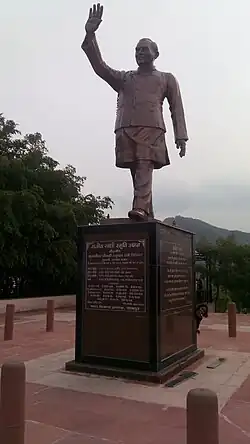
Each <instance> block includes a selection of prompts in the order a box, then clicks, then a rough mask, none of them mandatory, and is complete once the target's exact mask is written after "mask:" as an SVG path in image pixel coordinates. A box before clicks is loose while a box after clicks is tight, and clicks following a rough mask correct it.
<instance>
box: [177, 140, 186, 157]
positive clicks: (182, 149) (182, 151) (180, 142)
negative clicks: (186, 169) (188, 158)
mask: <svg viewBox="0 0 250 444" xmlns="http://www.w3.org/2000/svg"><path fill="white" fill-rule="evenodd" d="M175 144H176V148H177V150H180V152H179V156H180V157H184V156H185V155H186V141H185V140H176V142H175Z"/></svg>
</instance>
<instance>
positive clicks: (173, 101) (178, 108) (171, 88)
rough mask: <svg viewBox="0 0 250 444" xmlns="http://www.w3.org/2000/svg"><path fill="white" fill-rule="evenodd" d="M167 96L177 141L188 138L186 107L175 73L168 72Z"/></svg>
mask: <svg viewBox="0 0 250 444" xmlns="http://www.w3.org/2000/svg"><path fill="white" fill-rule="evenodd" d="M165 95H166V98H167V100H168V103H169V110H170V113H171V118H172V122H173V128H174V137H175V143H177V142H178V141H184V142H186V141H187V140H188V135H187V127H186V120H185V114H184V108H183V103H182V98H181V92H180V88H179V84H178V82H177V80H176V78H175V77H174V76H173V74H170V73H168V74H166V92H165Z"/></svg>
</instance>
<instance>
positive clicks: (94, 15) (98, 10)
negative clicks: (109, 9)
mask: <svg viewBox="0 0 250 444" xmlns="http://www.w3.org/2000/svg"><path fill="white" fill-rule="evenodd" d="M102 15H103V6H101V5H100V3H97V5H93V6H92V8H90V10H89V18H88V20H87V22H86V25H85V31H86V32H87V34H88V33H93V32H95V31H96V30H97V29H98V28H99V26H100V24H101V22H102Z"/></svg>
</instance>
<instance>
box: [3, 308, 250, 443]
mask: <svg viewBox="0 0 250 444" xmlns="http://www.w3.org/2000/svg"><path fill="white" fill-rule="evenodd" d="M237 320H238V334H237V338H236V339H230V338H228V334H227V317H226V315H221V314H219V315H217V314H212V315H210V316H209V318H208V319H207V320H205V321H204V322H203V325H202V327H201V335H200V337H199V346H200V347H201V348H204V349H205V358H204V359H203V360H202V361H199V362H198V363H197V364H195V365H193V366H192V367H190V369H191V370H193V371H194V372H196V376H195V377H193V378H192V379H189V380H187V381H185V382H182V383H181V384H179V385H177V386H175V387H174V388H166V386H161V385H159V386H155V385H152V384H145V385H143V384H140V383H132V382H126V381H123V380H117V379H112V378H105V377H99V376H84V375H79V374H69V373H66V372H65V371H64V363H65V362H66V361H68V360H70V359H72V358H73V355H74V323H75V322H74V313H73V312H69V311H62V312H57V313H56V316H55V321H56V322H55V332H54V333H46V332H45V314H43V313H41V314H19V315H17V316H16V321H15V333H14V340H13V341H10V342H9V341H8V342H4V341H3V317H0V364H2V363H3V362H5V361H6V360H8V359H10V358H11V359H16V360H23V361H25V362H26V369H27V410H26V418H27V433H26V444H34V442H36V444H52V443H53V444H56V443H60V444H135V443H137V444H156V443H157V444H184V443H185V427H186V425H185V419H186V418H185V403H186V395H187V393H188V391H189V390H190V389H191V388H197V387H199V388H201V387H204V388H209V389H211V390H214V391H216V393H217V395H218V399H219V408H220V444H235V443H237V444H247V443H249V442H250V441H249V439H250V421H249V418H250V317H249V316H246V315H239V316H238V318H237ZM218 358H225V361H224V362H222V363H221V364H220V365H219V366H218V367H216V368H214V369H211V368H208V367H207V366H209V365H210V364H213V363H214V362H215V361H216V360H217V359H218ZM204 433H205V431H204Z"/></svg>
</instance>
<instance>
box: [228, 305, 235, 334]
mask: <svg viewBox="0 0 250 444" xmlns="http://www.w3.org/2000/svg"><path fill="white" fill-rule="evenodd" d="M227 314H228V336H229V338H236V335H237V328H236V305H235V303H234V302H230V303H229V304H228V306H227Z"/></svg>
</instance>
